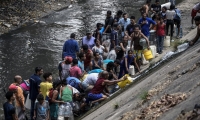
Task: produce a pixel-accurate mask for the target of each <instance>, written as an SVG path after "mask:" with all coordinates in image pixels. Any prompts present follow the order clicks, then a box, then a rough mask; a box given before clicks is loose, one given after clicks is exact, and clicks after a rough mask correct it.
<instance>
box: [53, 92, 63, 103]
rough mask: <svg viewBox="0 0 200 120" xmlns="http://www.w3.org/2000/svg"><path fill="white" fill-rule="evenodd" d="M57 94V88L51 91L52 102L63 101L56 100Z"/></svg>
mask: <svg viewBox="0 0 200 120" xmlns="http://www.w3.org/2000/svg"><path fill="white" fill-rule="evenodd" d="M58 94H59V92H58V91H57V90H54V91H53V97H52V102H54V103H62V102H63V101H59V100H56V99H57V97H58Z"/></svg>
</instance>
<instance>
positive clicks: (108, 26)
mask: <svg viewBox="0 0 200 120" xmlns="http://www.w3.org/2000/svg"><path fill="white" fill-rule="evenodd" d="M109 28H110V25H107V27H106V29H105V30H104V33H106V32H107V30H108V29H109Z"/></svg>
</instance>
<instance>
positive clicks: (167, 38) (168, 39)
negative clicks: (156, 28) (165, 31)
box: [163, 36, 170, 47]
mask: <svg viewBox="0 0 200 120" xmlns="http://www.w3.org/2000/svg"><path fill="white" fill-rule="evenodd" d="M163 46H165V47H169V46H170V36H166V38H165V39H164V45H163Z"/></svg>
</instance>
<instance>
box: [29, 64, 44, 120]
mask: <svg viewBox="0 0 200 120" xmlns="http://www.w3.org/2000/svg"><path fill="white" fill-rule="evenodd" d="M42 74H43V69H42V68H41V67H36V68H35V74H33V75H32V76H31V77H30V79H29V82H30V95H29V99H31V114H30V115H31V120H33V116H34V105H35V100H36V98H37V96H38V94H39V93H40V92H41V91H40V83H41V82H42V81H41V79H40V76H41V75H42Z"/></svg>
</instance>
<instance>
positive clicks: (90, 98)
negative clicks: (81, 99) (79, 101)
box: [88, 93, 103, 101]
mask: <svg viewBox="0 0 200 120" xmlns="http://www.w3.org/2000/svg"><path fill="white" fill-rule="evenodd" d="M88 98H89V100H90V101H94V100H98V99H100V98H103V94H102V93H100V94H93V93H89V94H88Z"/></svg>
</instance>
